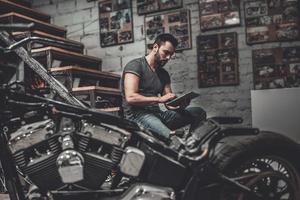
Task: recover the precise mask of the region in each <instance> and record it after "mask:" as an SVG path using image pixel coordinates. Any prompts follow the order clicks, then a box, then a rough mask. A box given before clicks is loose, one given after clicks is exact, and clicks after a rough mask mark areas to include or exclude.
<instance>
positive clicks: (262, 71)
mask: <svg viewBox="0 0 300 200" xmlns="http://www.w3.org/2000/svg"><path fill="white" fill-rule="evenodd" d="M252 59H253V76H254V77H253V80H254V89H256V90H260V89H273V88H287V87H299V86H300V47H286V48H281V47H278V48H271V49H257V50H253V51H252Z"/></svg>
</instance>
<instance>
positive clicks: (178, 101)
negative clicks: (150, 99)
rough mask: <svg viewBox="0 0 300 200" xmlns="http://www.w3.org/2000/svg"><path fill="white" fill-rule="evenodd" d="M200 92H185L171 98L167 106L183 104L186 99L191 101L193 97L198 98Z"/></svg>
mask: <svg viewBox="0 0 300 200" xmlns="http://www.w3.org/2000/svg"><path fill="white" fill-rule="evenodd" d="M198 96H199V94H197V93H195V92H189V93H186V94H183V95H181V96H179V97H176V98H175V99H173V100H171V101H168V102H167V103H166V105H167V106H174V107H175V106H179V105H181V104H182V103H183V102H185V101H190V100H191V99H193V98H196V97H198Z"/></svg>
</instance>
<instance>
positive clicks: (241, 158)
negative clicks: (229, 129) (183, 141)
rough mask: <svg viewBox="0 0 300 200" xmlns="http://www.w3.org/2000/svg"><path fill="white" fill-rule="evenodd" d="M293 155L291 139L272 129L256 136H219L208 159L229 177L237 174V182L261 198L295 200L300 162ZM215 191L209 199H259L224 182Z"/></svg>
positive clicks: (298, 196)
mask: <svg viewBox="0 0 300 200" xmlns="http://www.w3.org/2000/svg"><path fill="white" fill-rule="evenodd" d="M295 155H299V145H298V144H296V143H295V142H294V141H292V140H290V139H289V138H287V137H285V136H283V135H280V134H276V133H273V132H261V133H260V134H258V135H256V136H231V137H227V138H223V139H222V140H220V141H219V142H218V144H217V145H216V146H215V148H214V151H213V152H212V153H211V155H210V160H211V163H212V164H213V166H215V167H216V168H217V169H218V171H220V172H221V173H222V174H224V175H225V176H227V177H230V178H234V177H235V178H237V177H239V178H240V179H236V180H237V181H238V182H239V183H241V184H243V185H245V186H247V187H248V188H250V189H251V190H252V191H255V192H256V193H258V194H261V195H262V196H263V198H262V199H265V200H268V199H270V200H271V199H274V200H275V199H276V200H281V199H289V200H299V199H300V192H299V190H300V185H299V183H300V171H299V170H300V162H299V159H298V158H295ZM253 174H254V175H253ZM252 175H253V176H252ZM242 176H244V177H245V178H241V177H242ZM247 176H248V178H246V177H247ZM216 190H217V191H213V192H212V193H211V195H210V196H211V197H210V198H209V199H210V200H254V199H261V198H256V197H253V195H251V194H249V193H246V192H242V191H241V189H240V188H237V187H235V186H232V185H230V184H228V183H227V184H226V183H225V184H222V185H220V186H219V187H218V188H217V189H216Z"/></svg>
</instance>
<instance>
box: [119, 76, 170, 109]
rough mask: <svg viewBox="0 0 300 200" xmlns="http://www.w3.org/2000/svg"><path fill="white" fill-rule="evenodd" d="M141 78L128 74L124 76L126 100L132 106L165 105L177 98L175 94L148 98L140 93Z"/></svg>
mask: <svg viewBox="0 0 300 200" xmlns="http://www.w3.org/2000/svg"><path fill="white" fill-rule="evenodd" d="M139 82H140V77H139V76H137V75H135V74H133V73H126V74H125V76H124V92H125V99H126V101H127V102H128V103H129V104H131V105H139V106H143V105H153V104H158V103H165V102H167V101H169V100H171V99H173V98H174V97H175V95H174V94H173V93H167V94H165V95H163V96H161V97H157V96H153V97H146V96H143V95H141V94H139V93H138V91H139Z"/></svg>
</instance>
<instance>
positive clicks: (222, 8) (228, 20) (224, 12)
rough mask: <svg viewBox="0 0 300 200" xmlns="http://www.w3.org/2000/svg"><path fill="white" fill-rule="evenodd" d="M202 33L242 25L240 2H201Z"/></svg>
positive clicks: (230, 0) (211, 0) (225, 0)
mask: <svg viewBox="0 0 300 200" xmlns="http://www.w3.org/2000/svg"><path fill="white" fill-rule="evenodd" d="M199 10H200V28H201V30H202V31H206V30H210V29H217V28H225V27H231V26H238V25H240V1H239V0H199Z"/></svg>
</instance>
